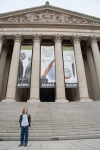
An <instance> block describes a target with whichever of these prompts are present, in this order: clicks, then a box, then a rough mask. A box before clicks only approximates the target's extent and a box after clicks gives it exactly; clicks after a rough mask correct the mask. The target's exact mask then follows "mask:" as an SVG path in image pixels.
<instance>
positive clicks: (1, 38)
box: [0, 35, 5, 55]
mask: <svg viewBox="0 0 100 150" xmlns="http://www.w3.org/2000/svg"><path fill="white" fill-rule="evenodd" d="M4 41H5V36H4V35H0V55H1V51H2V45H3V42H4Z"/></svg>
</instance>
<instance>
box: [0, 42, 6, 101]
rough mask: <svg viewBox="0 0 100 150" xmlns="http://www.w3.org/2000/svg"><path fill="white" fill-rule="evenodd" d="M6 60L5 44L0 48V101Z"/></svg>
mask: <svg viewBox="0 0 100 150" xmlns="http://www.w3.org/2000/svg"><path fill="white" fill-rule="evenodd" d="M6 58H7V44H6V43H5V45H4V46H3V48H2V52H1V58H0V99H1V89H2V82H3V76H4V69H5V64H6Z"/></svg>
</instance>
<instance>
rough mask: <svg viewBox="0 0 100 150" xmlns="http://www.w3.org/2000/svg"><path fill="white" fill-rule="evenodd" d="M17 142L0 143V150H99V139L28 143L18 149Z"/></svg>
mask: <svg viewBox="0 0 100 150" xmlns="http://www.w3.org/2000/svg"><path fill="white" fill-rule="evenodd" d="M18 145H19V141H0V150H19V149H20V150H100V139H83V140H82V139H81V140H63V141H29V143H28V146H27V147H23V146H22V147H19V146H18Z"/></svg>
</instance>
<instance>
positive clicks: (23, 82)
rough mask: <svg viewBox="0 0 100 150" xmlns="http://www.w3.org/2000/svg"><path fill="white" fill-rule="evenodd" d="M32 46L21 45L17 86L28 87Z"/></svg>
mask: <svg viewBox="0 0 100 150" xmlns="http://www.w3.org/2000/svg"><path fill="white" fill-rule="evenodd" d="M31 61H32V46H26V45H25V46H21V51H20V59H19V69H18V79H17V87H20V88H29V87H30V78H31Z"/></svg>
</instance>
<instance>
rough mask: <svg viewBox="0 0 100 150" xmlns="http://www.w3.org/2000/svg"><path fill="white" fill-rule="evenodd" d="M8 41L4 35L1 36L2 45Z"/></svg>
mask: <svg viewBox="0 0 100 150" xmlns="http://www.w3.org/2000/svg"><path fill="white" fill-rule="evenodd" d="M5 41H6V38H5V36H4V35H0V43H4V42H5Z"/></svg>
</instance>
